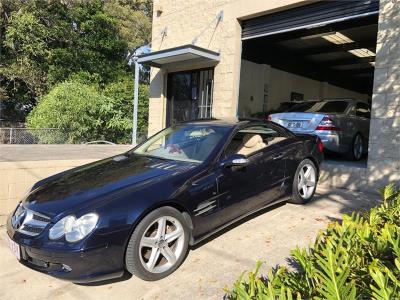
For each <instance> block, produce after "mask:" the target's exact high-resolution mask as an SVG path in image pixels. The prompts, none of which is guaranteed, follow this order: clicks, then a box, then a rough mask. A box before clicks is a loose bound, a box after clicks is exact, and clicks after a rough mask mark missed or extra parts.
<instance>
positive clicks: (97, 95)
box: [27, 73, 148, 143]
mask: <svg viewBox="0 0 400 300" xmlns="http://www.w3.org/2000/svg"><path fill="white" fill-rule="evenodd" d="M92 79H93V78H92V77H90V76H89V77H88V75H87V74H84V73H82V74H77V75H76V76H74V77H71V78H70V79H69V80H68V81H65V82H63V83H60V84H57V85H56V86H55V87H54V88H53V89H52V90H51V91H50V92H49V93H48V94H47V95H46V96H44V97H43V98H42V99H41V100H40V101H39V103H38V105H37V106H36V107H35V108H34V109H33V111H32V112H31V113H30V114H29V116H28V118H27V123H28V127H29V128H57V129H59V130H60V131H62V132H63V133H64V134H65V136H63V138H64V140H62V141H61V140H60V138H58V139H52V138H51V136H48V135H46V136H44V135H42V134H41V131H38V133H37V137H38V138H39V139H40V141H41V142H42V143H60V142H66V143H83V142H88V141H95V140H107V141H111V142H114V143H129V142H130V141H131V132H132V110H133V109H132V105H133V104H132V102H133V79H131V80H130V81H129V79H130V78H129V77H128V76H126V78H125V77H123V78H122V79H121V80H119V81H117V82H115V83H112V84H109V85H107V86H106V87H105V88H104V90H102V89H100V87H99V85H98V84H97V83H94V84H90V82H91V81H92ZM147 107H148V87H147V86H140V89H139V112H138V118H139V120H138V131H139V132H145V131H146V130H147V119H148V108H147Z"/></svg>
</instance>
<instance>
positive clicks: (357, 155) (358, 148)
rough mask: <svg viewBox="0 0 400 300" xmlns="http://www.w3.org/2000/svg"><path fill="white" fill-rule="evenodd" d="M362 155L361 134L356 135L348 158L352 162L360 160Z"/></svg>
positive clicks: (362, 141)
mask: <svg viewBox="0 0 400 300" xmlns="http://www.w3.org/2000/svg"><path fill="white" fill-rule="evenodd" d="M363 154H364V140H363V138H362V136H361V134H359V133H357V134H356V136H355V137H354V139H353V142H352V144H351V147H350V151H349V157H350V159H352V160H360V159H361V158H362V156H363Z"/></svg>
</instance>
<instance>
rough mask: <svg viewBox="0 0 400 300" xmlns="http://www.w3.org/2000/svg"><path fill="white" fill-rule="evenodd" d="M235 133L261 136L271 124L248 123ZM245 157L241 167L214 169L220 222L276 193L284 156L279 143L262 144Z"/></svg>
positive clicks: (259, 206)
mask: <svg viewBox="0 0 400 300" xmlns="http://www.w3.org/2000/svg"><path fill="white" fill-rule="evenodd" d="M237 134H239V135H240V134H260V135H262V136H263V137H265V136H267V135H268V134H271V127H270V126H267V125H264V124H262V125H257V126H248V127H245V128H242V129H241V130H239V131H238V133H237ZM234 139H235V136H234V137H233V138H232V140H234ZM228 148H229V147H228ZM229 154H232V153H230V152H229V151H225V154H224V157H225V158H226V157H227V156H229ZM247 158H248V164H247V165H246V166H245V167H219V168H218V169H217V171H216V172H217V183H218V193H219V205H220V209H221V220H220V221H221V223H226V222H229V221H231V220H234V219H236V218H238V217H240V216H241V215H244V214H247V213H249V212H251V211H254V210H256V209H258V208H261V207H263V206H265V205H267V204H268V203H270V202H272V201H274V200H275V199H276V198H277V197H278V196H279V193H278V191H277V189H276V186H277V184H278V182H281V181H282V179H283V178H284V175H285V159H284V156H283V155H282V153H281V151H280V149H279V147H278V146H277V145H274V144H272V143H271V144H266V147H265V148H263V149H260V150H258V151H256V152H254V153H251V154H250V155H248V156H247Z"/></svg>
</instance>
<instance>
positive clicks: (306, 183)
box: [289, 159, 317, 204]
mask: <svg viewBox="0 0 400 300" xmlns="http://www.w3.org/2000/svg"><path fill="white" fill-rule="evenodd" d="M316 187H317V168H316V167H315V164H314V163H313V162H312V161H311V160H310V159H305V160H303V161H302V162H301V163H300V164H299V166H298V167H297V170H296V174H295V176H294V180H293V191H292V197H291V200H290V201H289V202H291V203H295V204H304V203H306V202H308V201H309V200H311V198H312V197H313V196H314V193H315V189H316Z"/></svg>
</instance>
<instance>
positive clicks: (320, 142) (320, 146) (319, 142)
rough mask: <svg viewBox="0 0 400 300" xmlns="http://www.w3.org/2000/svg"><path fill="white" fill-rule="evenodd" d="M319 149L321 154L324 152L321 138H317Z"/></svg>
mask: <svg viewBox="0 0 400 300" xmlns="http://www.w3.org/2000/svg"><path fill="white" fill-rule="evenodd" d="M317 149H318V152H319V153H323V152H324V144H322V141H321V139H320V138H319V137H317Z"/></svg>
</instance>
